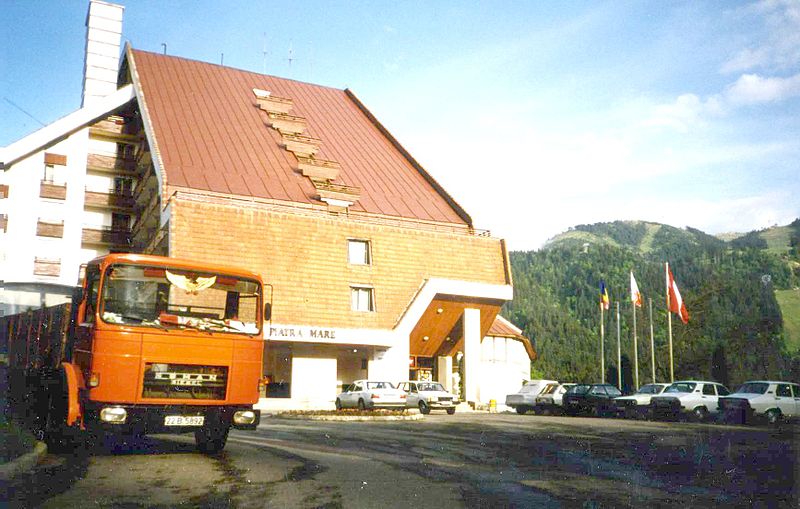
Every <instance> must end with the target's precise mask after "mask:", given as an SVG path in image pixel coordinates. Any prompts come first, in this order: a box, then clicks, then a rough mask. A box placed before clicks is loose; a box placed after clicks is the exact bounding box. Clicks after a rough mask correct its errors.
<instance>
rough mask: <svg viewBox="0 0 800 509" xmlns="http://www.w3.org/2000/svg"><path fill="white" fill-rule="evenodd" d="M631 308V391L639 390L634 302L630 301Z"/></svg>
mask: <svg viewBox="0 0 800 509" xmlns="http://www.w3.org/2000/svg"><path fill="white" fill-rule="evenodd" d="M631 308H633V389H634V390H638V389H639V347H638V341H637V339H636V302H634V301H633V300H631Z"/></svg>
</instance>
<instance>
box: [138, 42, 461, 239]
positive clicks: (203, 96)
mask: <svg viewBox="0 0 800 509" xmlns="http://www.w3.org/2000/svg"><path fill="white" fill-rule="evenodd" d="M127 55H128V60H129V64H130V66H131V69H132V70H133V71H134V78H133V79H134V82H135V83H136V84H137V85H138V86H139V87H140V90H141V92H142V93H143V102H144V106H145V107H146V112H145V113H144V114H146V115H148V117H149V119H150V122H151V125H152V129H153V133H154V136H155V140H156V145H157V149H158V150H159V152H160V155H161V160H162V162H163V166H164V168H163V170H164V172H165V173H166V179H167V183H168V184H169V185H173V186H181V187H190V188H193V189H198V190H207V191H213V192H218V193H226V194H234V195H243V196H253V197H257V198H266V199H273V200H281V201H291V202H297V203H308V204H316V205H320V204H322V202H320V201H319V200H318V199H317V198H316V197H317V191H316V190H315V188H314V186H313V184H312V183H311V181H310V180H309V179H308V178H306V177H304V176H303V175H301V174H300V172H298V170H297V159H296V157H295V156H294V154H293V153H292V152H289V151H287V150H285V149H284V147H283V146H282V144H281V136H280V134H279V133H278V131H276V130H275V129H272V128H270V127H269V125H268V123H267V120H268V117H267V113H266V112H265V111H262V110H261V109H259V107H258V105H257V101H256V97H255V95H254V93H253V88H258V89H262V90H267V91H269V92H270V93H271V95H273V96H278V97H283V98H288V99H291V100H292V101H293V108H292V110H291V114H292V115H297V116H302V117H305V118H306V120H307V125H308V128H307V130H306V131H305V133H304V134H305V135H308V136H311V137H313V138H318V139H320V140H322V144H321V147H320V151H319V152H318V153H317V155H316V157H317V158H320V159H329V160H334V161H338V162H339V163H340V164H341V171H340V173H339V176H338V178H337V179H336V180H335V181H334V182H335V183H337V184H344V185H347V186H355V187H358V188H360V189H361V196H360V198H359V199H358V201H357V202H356V203H355V204H354V205H352V206H351V207H350V208H351V210H354V211H364V212H370V213H377V214H385V215H388V216H397V217H404V218H411V219H417V220H425V221H441V222H447V223H456V224H471V220H470V218H469V216H468V215H467V214H466V212H464V211H463V209H461V207H460V206H459V205H458V204H457V203H455V201H453V200H452V198H451V197H450V196H449V195H447V193H446V192H445V191H444V190H442V189H441V188H440V187H439V185H438V184H437V183H436V182H435V181H434V180H433V179H432V178H431V177H430V176H429V175H428V174H427V173H426V172H425V170H424V169H422V168H421V167H420V166H419V165H418V164H417V163H416V161H414V160H413V158H412V157H411V156H410V155H408V154H407V153H406V152H405V151H404V150H403V148H402V147H401V146H400V145H399V144H398V143H397V142H396V141H395V140H394V138H392V136H391V135H390V134H389V133H388V132H387V131H386V130H385V129H384V128H383V127H382V126H381V125H380V124H379V123H378V122H377V120H375V119H374V117H372V115H371V114H370V113H369V112H368V111H367V110H366V109H365V108H364V107H363V105H361V104H360V102H359V101H358V100H357V99H356V98H355V96H353V95H352V93H350V92H349V91H347V90H339V89H335V88H330V87H323V86H319V85H312V84H309V83H302V82H299V81H293V80H288V79H283V78H277V77H274V76H267V75H263V74H257V73H253V72H248V71H242V70H239V69H233V68H230V67H223V66H219V65H214V64H209V63H204V62H197V61H192V60H186V59H183V58H178V57H173V56H166V55H160V54H155V53H149V52H144V51H138V50H132V49H131V50H129V51H128V53H127ZM143 109H144V108H143Z"/></svg>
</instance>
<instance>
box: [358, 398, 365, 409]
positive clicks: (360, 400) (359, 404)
mask: <svg viewBox="0 0 800 509" xmlns="http://www.w3.org/2000/svg"><path fill="white" fill-rule="evenodd" d="M358 409H359V410H366V409H367V405H365V404H364V400H363V399H359V400H358Z"/></svg>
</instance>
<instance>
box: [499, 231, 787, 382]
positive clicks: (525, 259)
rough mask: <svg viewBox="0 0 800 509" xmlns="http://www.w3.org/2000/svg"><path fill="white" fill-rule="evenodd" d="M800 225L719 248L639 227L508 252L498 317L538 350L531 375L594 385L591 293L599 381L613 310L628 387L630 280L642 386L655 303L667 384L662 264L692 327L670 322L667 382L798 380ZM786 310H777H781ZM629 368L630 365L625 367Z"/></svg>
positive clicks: (567, 236) (660, 365)
mask: <svg viewBox="0 0 800 509" xmlns="http://www.w3.org/2000/svg"><path fill="white" fill-rule="evenodd" d="M798 251H800V219H798V220H796V221H794V222H793V223H792V224H790V225H787V226H783V227H776V228H770V229H767V230H762V231H759V232H751V233H748V234H746V235H742V236H737V237H735V238H733V239H732V240H729V241H725V240H721V239H719V238H717V237H714V236H711V235H708V234H706V233H703V232H702V231H700V230H696V229H693V228H686V229H678V228H673V227H671V226H666V225H661V224H655V223H647V222H641V221H634V222H630V221H625V222H622V221H617V222H614V223H598V224H593V225H580V226H576V227H574V228H572V229H570V231H568V232H565V233H563V234H561V235H559V236H557V237H556V238H554V239H552V240H551V241H549V242H548V244H547V245H546V246H545V247H544V248H543V249H541V250H539V251H530V252H512V253H511V255H510V257H511V268H512V272H513V277H514V300H513V301H512V302H511V303H509V304H507V305H506V308H505V309H504V311H503V312H504V313H505V315H506V316H507V317H508V318H510V319H511V321H513V322H514V323H515V324H516V325H518V326H520V327H521V328H522V329H523V331H524V333H525V334H526V335H527V336H528V337H530V338H531V339H532V340H533V341H534V344H535V345H536V350H537V352H538V353H539V358H538V360H537V361H536V362H535V363H534V367H533V371H534V373H533V374H534V375H535V376H543V377H547V378H554V379H557V380H564V381H599V379H600V362H599V352H600V307H599V284H600V281H601V280H604V281H605V282H606V285H607V286H608V288H609V293H610V297H611V301H612V308H611V310H610V311H608V312H606V313H605V330H606V336H605V354H606V355H605V365H606V368H607V369H606V379H607V380H612V381H616V379H617V374H616V373H617V371H616V369H617V366H616V365H617V360H616V359H617V324H616V318H615V313H614V307H615V304H614V303H616V302H619V303H620V313H621V320H620V330H621V334H620V337H621V343H622V351H623V362H622V370H623V377H624V383H623V385H625V386H626V387H625V388H626V389H628V388H630V386H631V385H632V361H633V340H632V338H633V335H632V311H631V302H630V275H629V274H630V271H633V273H634V275H635V277H636V280H637V283H638V286H639V289H640V291H641V293H642V294H643V295H644V297H645V303H644V304H645V305H644V307H642V308H639V309H637V313H638V314H637V336H638V339H639V342H638V343H639V348H638V356H639V383H640V385H641V384H643V383H645V382H648V381H651V379H652V376H651V368H650V351H651V350H650V321H649V317H648V305H647V304H648V302H647V301H648V298H651V299H652V301H653V329H654V337H655V345H656V347H655V349H656V378H657V379H658V381H668V380H669V360H668V359H669V358H668V353H667V352H668V340H667V314H666V310H665V306H666V305H665V275H664V262H665V261H668V262H669V264H670V268H671V270H672V273H673V274H674V276H675V280H676V282H677V285H678V287H679V289H680V292H681V294H682V296H683V299H684V301H685V302H686V305H687V308H688V311H689V314H690V320H689V323H688V324H687V325H684V324H683V323H682V322H681V321H680V320H679V319H678V318H677V317H676V316H673V320H672V326H673V348H674V359H675V377H676V379H679V378H694V379H697V378H699V379H713V380H717V381H719V382H722V383H724V384H726V385H728V386H735V385H736V384H738V383H740V382H742V381H744V380H747V379H756V378H776V377H777V378H793V379H794V380H796V381H797V380H800V353H799V352H798V350H799V348H798V347H800V323H798V320H800V318H798V317H800V289H798V287H800V255H799V254H798ZM782 307H783V309H782ZM629 361H630V362H629Z"/></svg>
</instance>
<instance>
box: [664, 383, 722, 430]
mask: <svg viewBox="0 0 800 509" xmlns="http://www.w3.org/2000/svg"><path fill="white" fill-rule="evenodd" d="M728 394H730V391H728V389H727V388H725V386H724V385H722V384H718V383H716V382H702V381H696V380H685V381H680V382H675V383H673V384H670V386H669V387H667V388H666V389H664V392H662V393H661V394H659V395H658V396H653V397H652V398H650V413H651V415H652V416H653V417H654V418H664V417H670V418H678V417H683V416H686V415H693V416H694V418H695V419H697V420H698V421H703V420H705V419H706V418H707V417H708V416H709V414H716V413H717V411H718V409H717V398H719V397H720V396H727V395H728Z"/></svg>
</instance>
